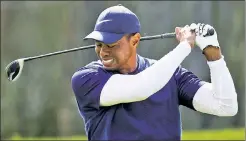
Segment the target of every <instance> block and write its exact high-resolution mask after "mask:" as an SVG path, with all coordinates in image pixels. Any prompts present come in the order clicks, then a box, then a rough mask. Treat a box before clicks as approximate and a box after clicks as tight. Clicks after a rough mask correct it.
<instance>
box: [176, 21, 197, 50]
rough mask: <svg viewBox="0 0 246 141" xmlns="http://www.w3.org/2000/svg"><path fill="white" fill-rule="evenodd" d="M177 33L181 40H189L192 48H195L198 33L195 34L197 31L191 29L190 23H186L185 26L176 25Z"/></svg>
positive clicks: (178, 38)
mask: <svg viewBox="0 0 246 141" xmlns="http://www.w3.org/2000/svg"><path fill="white" fill-rule="evenodd" d="M175 33H176V39H177V40H178V41H179V42H183V41H187V42H188V43H189V44H190V46H191V48H194V46H195V39H196V34H195V32H192V31H191V28H190V27H189V26H188V25H186V26H185V27H183V28H182V27H176V28H175Z"/></svg>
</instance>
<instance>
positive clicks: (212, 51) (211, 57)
mask: <svg viewBox="0 0 246 141" xmlns="http://www.w3.org/2000/svg"><path fill="white" fill-rule="evenodd" d="M203 54H204V55H205V57H206V59H207V60H208V61H216V60H219V59H220V58H221V57H222V55H221V50H220V48H217V47H213V46H208V47H206V48H205V49H204V50H203Z"/></svg>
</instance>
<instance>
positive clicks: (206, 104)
mask: <svg viewBox="0 0 246 141" xmlns="http://www.w3.org/2000/svg"><path fill="white" fill-rule="evenodd" d="M204 54H205V56H206V58H207V60H208V62H207V63H208V65H209V68H210V73H211V83H206V84H204V85H203V86H202V87H201V88H200V89H198V91H197V93H196V94H195V96H194V99H193V106H194V108H195V109H196V110H197V111H200V112H203V113H208V114H213V115H217V116H234V115H235V114H236V113H237V111H238V103H237V93H236V90H235V87H234V83H233V79H232V77H231V74H230V72H229V69H228V68H227V66H226V62H225V60H224V57H223V56H222V55H221V53H220V49H219V48H217V47H207V48H205V49H204Z"/></svg>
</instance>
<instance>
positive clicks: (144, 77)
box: [100, 41, 191, 106]
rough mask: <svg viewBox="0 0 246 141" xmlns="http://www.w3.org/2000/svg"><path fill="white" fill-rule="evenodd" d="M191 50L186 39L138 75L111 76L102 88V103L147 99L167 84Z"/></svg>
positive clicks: (109, 103) (108, 104)
mask: <svg viewBox="0 0 246 141" xmlns="http://www.w3.org/2000/svg"><path fill="white" fill-rule="evenodd" d="M190 52H191V47H190V45H189V43H188V42H187V41H184V42H181V43H180V44H179V45H178V46H177V47H176V48H175V49H174V50H172V51H171V52H169V53H168V54H167V55H165V56H164V57H162V58H161V59H160V60H159V61H157V62H156V63H155V64H153V65H152V66H151V67H149V68H147V69H146V70H144V71H142V72H140V73H138V74H136V75H120V74H115V75H113V76H111V78H109V80H108V81H107V83H106V84H105V85H104V87H103V89H102V92H101V96H100V105H101V106H111V105H115V104H119V103H129V102H136V101H142V100H145V99H147V98H148V97H149V96H151V95H152V94H154V93H156V92H157V91H159V90H160V89H161V88H163V87H164V86H165V85H166V84H167V82H168V81H169V80H170V78H171V77H172V75H173V73H174V72H175V70H176V69H177V67H178V66H179V65H180V64H181V62H182V61H183V60H184V59H185V57H186V56H188V55H189V53H190ZM165 68H167V69H165Z"/></svg>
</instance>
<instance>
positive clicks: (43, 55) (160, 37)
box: [24, 33, 176, 62]
mask: <svg viewBox="0 0 246 141" xmlns="http://www.w3.org/2000/svg"><path fill="white" fill-rule="evenodd" d="M175 36H176V34H175V33H164V34H160V35H153V36H144V37H141V38H140V41H144V40H153V39H163V38H174V37H175ZM94 47H95V45H88V46H82V47H77V48H72V49H67V50H62V51H56V52H52V53H47V54H42V55H37V56H33V57H27V58H24V61H25V62H26V61H30V60H34V59H38V58H43V57H48V56H54V55H58V54H63V53H68V52H74V51H78V50H84V49H89V48H94Z"/></svg>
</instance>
